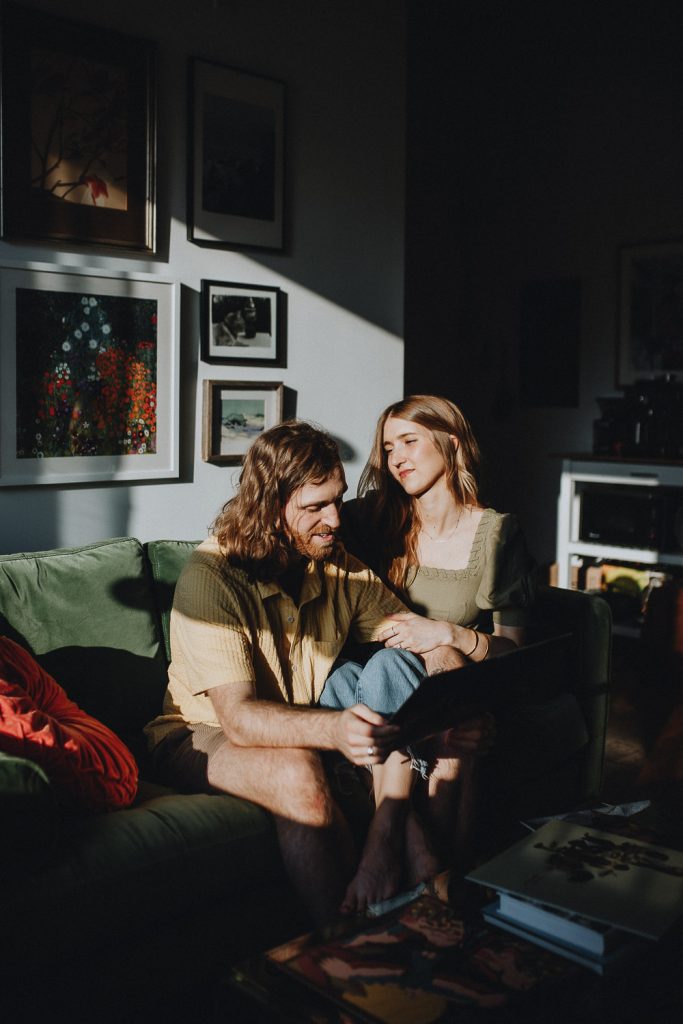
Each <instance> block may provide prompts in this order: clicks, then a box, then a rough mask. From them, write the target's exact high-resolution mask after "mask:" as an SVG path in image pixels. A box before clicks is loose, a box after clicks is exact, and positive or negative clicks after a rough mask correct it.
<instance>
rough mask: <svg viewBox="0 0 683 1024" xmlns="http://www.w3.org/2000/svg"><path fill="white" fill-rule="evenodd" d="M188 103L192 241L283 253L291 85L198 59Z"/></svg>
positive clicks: (190, 72) (193, 62)
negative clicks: (287, 91)
mask: <svg viewBox="0 0 683 1024" xmlns="http://www.w3.org/2000/svg"><path fill="white" fill-rule="evenodd" d="M188 105H189V109H188V140H189V145H188V168H187V182H188V198H187V230H188V238H189V240H190V241H191V242H194V243H195V244H196V245H202V246H208V247H213V248H218V249H232V248H236V249H239V248H256V249H273V250H282V249H283V247H284V173H285V172H284V148H285V86H284V83H283V82H280V81H277V80H276V79H273V78H266V77H264V76H262V75H255V74H251V73H248V72H245V71H240V70H238V69H237V68H231V67H226V66H224V65H222V64H215V63H212V62H210V61H205V60H198V59H196V58H191V59H190V61H189V65H188Z"/></svg>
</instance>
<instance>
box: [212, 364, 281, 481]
mask: <svg viewBox="0 0 683 1024" xmlns="http://www.w3.org/2000/svg"><path fill="white" fill-rule="evenodd" d="M284 391H285V389H284V384H281V383H279V382H276V381H243V380H240V381H236V380H205V381H204V396H203V408H202V459H203V460H204V462H213V463H214V464H215V465H217V466H238V465H239V464H240V463H241V462H242V460H243V458H244V456H245V454H246V452H247V449H248V448H249V446H250V445H251V444H252V443H253V442H254V441H255V440H256V438H257V437H258V436H259V434H261V433H263V431H264V430H269V429H270V427H274V426H276V424H278V423H281V422H282V410H283V402H284Z"/></svg>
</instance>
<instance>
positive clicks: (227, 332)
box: [200, 280, 287, 366]
mask: <svg viewBox="0 0 683 1024" xmlns="http://www.w3.org/2000/svg"><path fill="white" fill-rule="evenodd" d="M201 289H202V290H201V317H200V320H201V322H200V333H201V351H202V359H203V360H204V362H206V363H223V364H232V365H233V366H286V358H287V351H286V350H287V315H286V308H285V300H286V295H285V293H284V292H283V291H282V289H280V288H273V287H269V286H267V285H258V284H242V283H237V282H234V281H208V280H203V281H202V284H201Z"/></svg>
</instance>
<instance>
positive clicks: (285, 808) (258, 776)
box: [207, 740, 356, 924]
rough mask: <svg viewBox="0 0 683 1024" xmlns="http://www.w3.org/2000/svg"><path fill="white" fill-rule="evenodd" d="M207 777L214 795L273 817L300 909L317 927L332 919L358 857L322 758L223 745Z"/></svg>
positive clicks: (301, 752) (289, 750)
mask: <svg viewBox="0 0 683 1024" xmlns="http://www.w3.org/2000/svg"><path fill="white" fill-rule="evenodd" d="M207 774H208V781H209V783H210V784H211V786H213V787H214V788H215V789H219V790H222V791H223V792H225V793H231V794H232V795H233V796H240V797H243V798H244V799H246V800H252V801H253V802H254V803H257V804H259V805H260V806H261V807H264V808H265V809H266V810H268V811H271V812H272V814H274V815H275V824H276V828H277V834H278V840H279V842H280V849H281V851H282V858H283V861H284V864H285V867H286V870H287V872H288V874H289V877H290V879H291V881H292V884H293V885H294V887H295V888H296V890H297V892H298V893H299V895H300V897H301V899H302V901H303V903H304V904H305V905H306V907H307V908H308V910H309V912H310V913H311V915H312V917H313V919H314V920H315V922H316V923H317V924H324V923H325V922H326V921H329V920H331V919H332V918H333V917H335V915H336V914H338V912H339V904H340V902H341V898H342V896H343V893H344V890H345V887H346V884H347V882H348V879H349V878H350V876H351V874H352V872H353V869H354V866H355V863H356V851H355V845H354V842H353V838H352V836H351V833H350V830H349V827H348V825H347V823H346V821H345V819H344V817H343V815H342V813H341V811H340V810H339V808H338V807H337V805H336V804H335V802H334V799H333V797H332V793H331V791H330V787H329V784H328V781H327V778H326V776H325V771H324V769H323V766H322V762H321V760H320V757H319V756H318V755H317V754H316V753H314V752H313V751H308V750H300V749H292V748H281V749H272V748H266V747H258V748H254V747H236V746H233V745H232V744H231V743H229V741H227V740H226V742H225V743H224V744H222V746H221V747H220V748H219V749H218V750H217V751H216V753H215V754H212V755H211V757H210V759H209V765H208V772H207Z"/></svg>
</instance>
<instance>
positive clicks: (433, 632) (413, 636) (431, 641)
mask: <svg viewBox="0 0 683 1024" xmlns="http://www.w3.org/2000/svg"><path fill="white" fill-rule="evenodd" d="M389 618H390V620H391V623H392V625H391V626H390V627H389V628H388V629H387V630H385V632H384V633H383V635H382V636H380V638H379V639H380V640H382V641H384V646H385V647H399V648H400V649H401V650H404V651H412V653H413V654H427V652H428V651H433V650H434V649H435V648H436V647H450V646H453V644H454V640H455V637H454V630H453V627H452V625H451V623H450V622H443V621H441V620H440V619H427V618H425V617H424V615H415V614H414V613H413V612H399V613H398V614H397V615H390V616H389Z"/></svg>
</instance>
